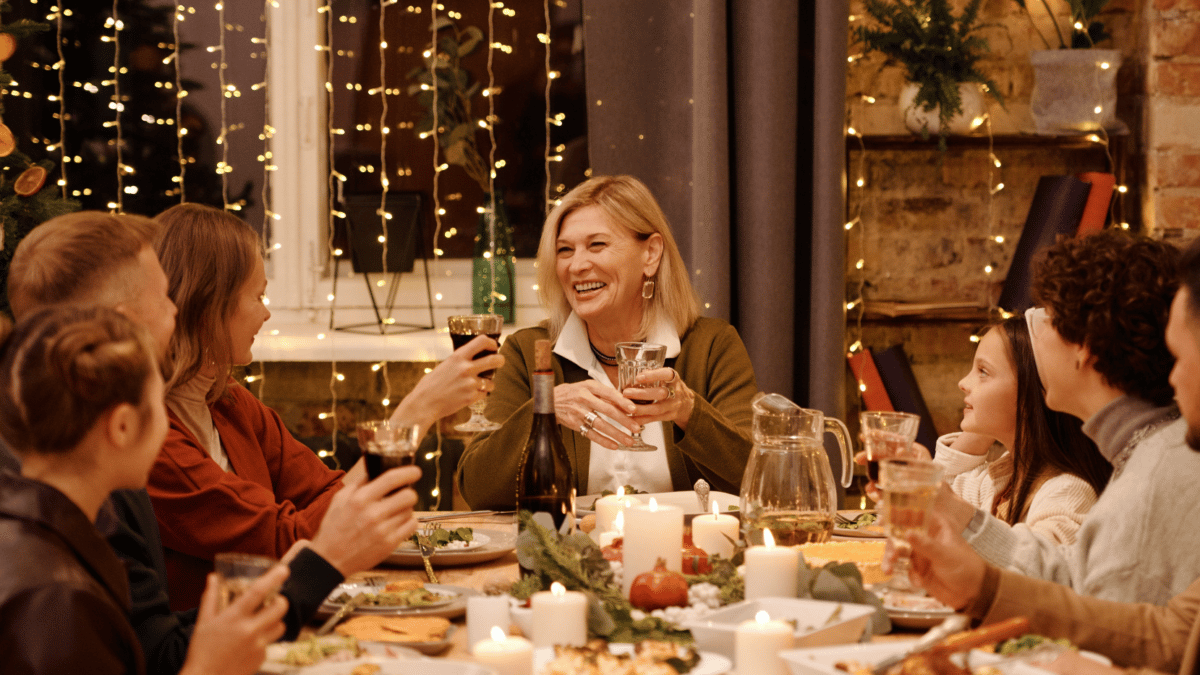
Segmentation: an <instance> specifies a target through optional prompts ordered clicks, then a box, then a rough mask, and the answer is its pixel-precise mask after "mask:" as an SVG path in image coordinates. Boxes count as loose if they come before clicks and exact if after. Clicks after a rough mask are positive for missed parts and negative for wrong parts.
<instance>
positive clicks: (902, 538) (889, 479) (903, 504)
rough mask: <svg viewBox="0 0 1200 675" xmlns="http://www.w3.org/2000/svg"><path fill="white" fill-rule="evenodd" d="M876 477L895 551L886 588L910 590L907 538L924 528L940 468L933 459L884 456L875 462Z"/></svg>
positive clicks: (940, 473) (935, 494) (910, 562)
mask: <svg viewBox="0 0 1200 675" xmlns="http://www.w3.org/2000/svg"><path fill="white" fill-rule="evenodd" d="M879 478H880V482H879V486H880V488H882V489H883V513H884V519H885V520H886V523H885V525H886V528H887V536H888V540H889V543H890V544H891V546H892V548H893V549H894V550H895V551H896V554H897V555H896V561H895V563H893V565H892V580H891V581H890V582H888V587H889V588H891V589H892V590H896V591H912V590H915V586H914V585H913V583H912V579H911V578H909V569H910V568H911V566H912V561H911V559H910V556H911V554H912V546H911V545H910V544H909V543H908V538H909V537H910V536H912V535H913V534H915V533H917V532H923V531H924V530H925V527H926V523H925V521H926V520H927V519H928V517H929V511H930V509H931V508H932V507H933V502H934V500H935V499H936V498H937V493H938V484H939V482H940V481H941V480H942V469H941V467H939V466H938V465H937V464H934V463H933V462H925V461H920V460H915V459H885V460H882V461H881V462H879Z"/></svg>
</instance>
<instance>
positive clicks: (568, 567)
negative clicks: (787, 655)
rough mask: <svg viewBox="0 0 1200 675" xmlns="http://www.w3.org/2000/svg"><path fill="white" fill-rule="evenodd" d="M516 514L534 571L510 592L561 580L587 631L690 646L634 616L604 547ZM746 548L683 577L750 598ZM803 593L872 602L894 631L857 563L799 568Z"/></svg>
mask: <svg viewBox="0 0 1200 675" xmlns="http://www.w3.org/2000/svg"><path fill="white" fill-rule="evenodd" d="M518 518H519V520H520V523H521V534H520V535H519V536H518V537H517V560H518V562H520V564H521V567H523V568H525V569H527V570H530V571H531V574H529V575H528V576H526V577H524V578H522V579H521V580H520V581H517V582H515V583H514V584H513V585H512V588H511V589H510V590H509V594H510V595H512V596H513V597H515V598H517V599H518V600H528V599H529V598H530V597H532V596H533V594H534V593H536V592H538V591H543V590H547V589H549V588H550V584H552V583H553V582H555V581H557V582H559V583H560V584H562V585H563V586H564V587H566V589H567V590H569V591H580V592H582V593H584V594H585V595H586V596H587V598H588V632H589V633H591V634H593V635H595V636H599V637H603V638H605V639H607V640H608V641H610V642H639V641H641V640H666V641H669V642H676V643H679V644H691V642H692V634H691V631H687V630H680V629H678V628H676V627H675V626H674V624H671V623H669V622H667V621H663V620H662V619H658V618H655V617H651V616H647V617H645V618H643V619H638V620H635V619H634V618H633V606H632V605H631V604H629V600H628V599H627V598H626V597H625V596H624V594H622V593H621V589H620V587H618V586H617V585H616V584H614V583H613V574H612V567H611V566H610V565H609V562H608V560H606V559H605V558H604V555H603V554H602V553H601V552H600V548H599V547H598V546H596V544H595V542H593V541H592V540H591V538H590V537H588V536H587V535H586V534H583V533H581V532H575V533H572V534H569V535H563V534H559V533H557V532H554V531H552V530H549V529H547V528H544V527H542V526H541V525H539V524H538V523H537V522H535V521H534V520H533V518H532V516H531V515H530V513H529V512H528V511H522V512H521V513H520V514H519V515H518ZM743 557H744V551H743V550H742V549H740V548H739V549H737V550H736V551H735V552H734V554H733V557H732V558H731V559H728V560H727V559H724V558H721V557H719V556H716V557H713V558H712V559H711V564H712V571H711V572H709V573H708V574H699V575H684V577H685V578H686V579H687V582H688V585H689V586H694V585H696V584H700V583H709V584H712V585H714V586H716V587H718V588H719V589H721V590H720V597H721V604H722V605H727V604H730V603H734V602H740V601H741V600H744V599H745V597H746V585H745V581H744V579H743V578H742V576H741V575H739V574H738V571H737V570H738V566H739V565H740V564H741V563H742V561H743ZM799 577H800V578H799V582H800V583H799V588H800V593H799V597H801V598H811V599H813V600H826V601H830V602H846V603H852V604H858V605H870V606H872V607H874V608H875V613H874V615H872V617H871V632H872V633H874V634H876V635H879V634H882V633H886V632H888V631H889V630H891V621H889V620H888V616H887V612H885V611H884V609H883V602H882V601H881V600H880V599H879V597H878V596H876V595H875V594H874V593H872V592H870V591H868V590H867V589H866V587H865V586H864V585H863V580H862V573H861V572H859V570H858V567H856V566H855V565H854V563H833V562H831V563H827V564H825V565H824V566H823V567H816V568H814V567H810V566H809V565H808V564H807V562H806V563H805V564H803V565H801V566H800V570H799Z"/></svg>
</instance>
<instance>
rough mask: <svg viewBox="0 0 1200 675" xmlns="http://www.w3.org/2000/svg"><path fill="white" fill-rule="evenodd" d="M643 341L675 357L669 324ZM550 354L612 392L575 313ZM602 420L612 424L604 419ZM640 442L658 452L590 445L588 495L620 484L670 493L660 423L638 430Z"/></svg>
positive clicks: (676, 342) (676, 339)
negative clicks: (565, 360)
mask: <svg viewBox="0 0 1200 675" xmlns="http://www.w3.org/2000/svg"><path fill="white" fill-rule="evenodd" d="M646 341H647V342H653V343H656V344H660V345H665V346H666V347H667V355H666V358H668V359H671V358H675V357H677V356H679V347H680V345H679V335H677V334H676V332H675V329H674V328H673V327H672V326H671V325H670V324H669V323H666V322H664V321H659V322H658V324H656V325H655V326H654V328H653V329H652V330H651V331H650V336H649V337H648V338H647V340H646ZM554 353H555V354H557V355H559V356H561V357H563V358H564V359H567V360H569V361H571V362H572V363H574V364H576V365H577V366H579V367H581V368H583V369H584V370H586V371H587V372H588V375H590V376H591V377H592V379H593V380H595V381H597V382H599V383H601V384H603V385H604V386H606V387H611V388H612V389H616V386H614V385H613V383H612V381H611V380H609V379H608V373H606V372H604V368H603V366H601V364H600V361H599V360H598V359H596V355H595V354H593V353H592V348H591V345H590V343H589V342H588V335H587V327H586V326H584V324H583V320H582V319H580V318H579V316H578V315H576V314H575V312H571V315H570V316H569V317H567V322H566V324H565V325H564V326H563V329H562V333H560V334H559V336H558V340H557V341H556V342H555V343H554ZM602 417H604V418H605V419H607V420H608V421H609V422H612V420H611V419H610V418H608V417H607V416H602ZM642 440H643V441H645V442H646V443H648V444H649V445H653V446H654V447H656V448H658V449H657V450H655V451H653V452H630V451H628V450H609V449H607V448H603V447H600V446H599V445H595V444H592V446H591V460H590V461H589V462H588V486H587V491H588V493H589V494H598V493H600V492H601V491H603V490H613V491H616V489H617V488H618V487H620V486H622V485H632V486H633V487H635V488H637V489H639V490H642V491H644V492H670V491H672V490H673V489H674V486H673V484H672V483H671V470H670V467H669V466H668V465H667V451H666V440H665V437H664V428H663V423H662V422H651V423H650V424H647V425H646V428H645V429H644V430H642Z"/></svg>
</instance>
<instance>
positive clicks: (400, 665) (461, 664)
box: [288, 656, 496, 675]
mask: <svg viewBox="0 0 1200 675" xmlns="http://www.w3.org/2000/svg"><path fill="white" fill-rule="evenodd" d="M369 663H373V664H375V665H377V666H379V671H378V673H377V675H413V673H420V674H421V675H496V671H495V670H492V669H491V668H486V667H484V666H481V665H479V664H478V663H467V662H465V661H447V660H445V659H426V658H420V659H417V660H413V659H391V658H386V657H380V656H364V657H362V658H358V659H354V660H353V661H343V662H341V663H333V662H328V661H327V662H325V663H318V664H317V665H315V666H309V667H307V668H300V669H297V670H290V671H288V673H289V674H290V675H349V673H350V671H351V670H354V668H355V667H357V666H361V665H364V664H369Z"/></svg>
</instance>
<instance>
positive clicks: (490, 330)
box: [447, 314, 504, 432]
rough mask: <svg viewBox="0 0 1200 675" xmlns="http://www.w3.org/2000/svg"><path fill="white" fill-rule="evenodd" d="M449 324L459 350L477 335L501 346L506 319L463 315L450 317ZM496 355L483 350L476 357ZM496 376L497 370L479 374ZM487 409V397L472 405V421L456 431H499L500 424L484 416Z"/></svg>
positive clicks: (495, 315)
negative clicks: (501, 336)
mask: <svg viewBox="0 0 1200 675" xmlns="http://www.w3.org/2000/svg"><path fill="white" fill-rule="evenodd" d="M447 323H448V324H449V327H450V340H451V341H453V342H454V348H455V349H459V348H460V347H462V346H463V345H465V344H467V343H468V342H470V341H471V340H473V339H475V336H476V335H486V336H488V337H490V338H492V339H493V340H495V341H496V343H497V344H499V342H500V327H501V326H503V325H504V317H502V316H500V315H498V314H463V315H459V316H452V317H450V319H449V320H448V321H447ZM495 353H496V352H494V351H492V350H491V349H483V350H480V352H479V353H478V354H476V355H475V358H476V359H481V358H483V357H485V356H491V355H492V354H495ZM495 375H496V371H495V370H485V371H483V372H482V373H479V377H482V378H484V379H488V380H490V379H492V378H493V377H494V376H495ZM485 409H487V397H486V396H485V397H484V398H481V399H479V400H478V401H476V402H474V403H472V404H471V419H469V420H467V421H466V422H463V423H462V424H459V425H458V426H456V427H454V428H455V430H457V431H471V432H476V431H495V430H496V429H499V428H500V425H499V424H497V423H496V422H493V421H491V420H489V419H488V418H487V416H486V415H484V410H485Z"/></svg>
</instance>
